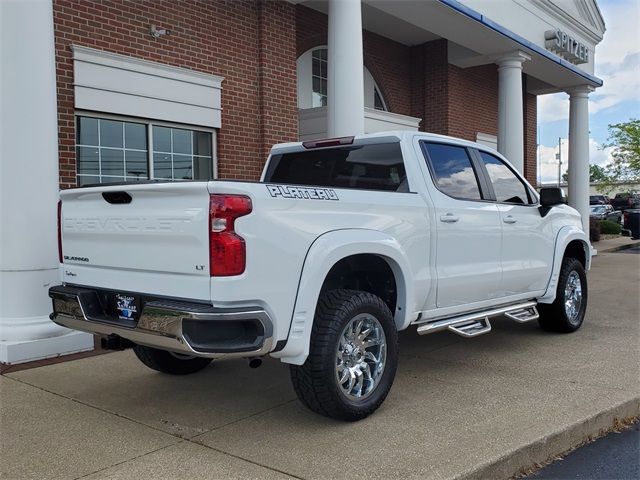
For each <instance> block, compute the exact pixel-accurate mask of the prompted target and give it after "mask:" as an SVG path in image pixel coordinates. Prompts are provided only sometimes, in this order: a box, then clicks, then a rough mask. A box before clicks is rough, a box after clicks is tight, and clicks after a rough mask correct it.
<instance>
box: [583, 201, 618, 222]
mask: <svg viewBox="0 0 640 480" xmlns="http://www.w3.org/2000/svg"><path fill="white" fill-rule="evenodd" d="M589 216H590V217H592V218H595V219H597V220H610V221H612V222H616V223H622V212H621V211H620V210H615V209H614V208H613V207H612V206H611V205H591V212H590V213H589Z"/></svg>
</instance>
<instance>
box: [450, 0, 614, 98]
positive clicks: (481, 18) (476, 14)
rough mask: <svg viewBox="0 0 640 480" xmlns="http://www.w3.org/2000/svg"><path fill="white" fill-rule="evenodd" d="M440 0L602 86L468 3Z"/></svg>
mask: <svg viewBox="0 0 640 480" xmlns="http://www.w3.org/2000/svg"><path fill="white" fill-rule="evenodd" d="M439 1H440V3H442V4H444V5H446V6H448V7H450V8H452V9H454V10H456V11H457V12H459V13H461V14H463V15H465V16H466V17H469V18H471V19H472V20H475V21H477V22H479V23H481V24H482V25H484V26H485V27H487V28H490V29H491V30H493V31H495V32H497V33H499V34H501V35H504V36H505V37H507V38H509V39H510V40H513V41H514V42H516V43H518V44H520V45H521V46H523V47H525V48H528V49H529V50H531V51H533V52H535V53H537V54H538V55H541V56H543V57H545V58H546V59H547V60H550V61H552V62H554V63H557V64H558V65H560V66H562V67H564V68H566V69H567V70H570V71H571V72H572V73H575V74H576V75H579V76H581V77H582V78H584V79H585V80H587V81H588V82H590V83H591V84H592V86H594V87H601V86H602V83H603V82H602V80H601V79H599V78H598V77H596V76H594V75H590V74H588V73H586V72H583V71H582V70H580V69H579V68H578V67H576V66H575V65H573V64H572V63H570V62H567V61H566V60H564V59H563V58H560V57H559V56H557V55H555V54H553V53H551V52H549V51H547V50H545V49H544V48H541V47H539V46H538V45H536V44H535V43H533V42H530V41H529V40H527V39H526V38H524V37H521V36H520V35H518V34H517V33H514V32H512V31H511V30H509V29H508V28H505V27H503V26H502V25H500V24H498V23H496V22H494V21H493V20H491V19H490V18H488V17H485V16H484V15H482V14H481V13H479V12H477V11H475V10H473V9H472V8H469V7H467V6H466V5H463V4H462V3H460V2H459V1H458V0H439Z"/></svg>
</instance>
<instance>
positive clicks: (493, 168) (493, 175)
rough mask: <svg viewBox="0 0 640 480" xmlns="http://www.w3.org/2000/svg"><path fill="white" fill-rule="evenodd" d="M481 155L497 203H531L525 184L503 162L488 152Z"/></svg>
mask: <svg viewBox="0 0 640 480" xmlns="http://www.w3.org/2000/svg"><path fill="white" fill-rule="evenodd" d="M479 153H480V158H481V159H482V162H483V163H484V166H485V167H486V169H487V173H488V174H489V179H490V180H491V183H492V185H493V190H494V192H495V194H496V201H498V202H502V203H520V204H524V205H527V204H529V203H531V202H530V200H529V194H528V192H527V187H526V186H525V184H524V183H522V180H520V179H519V178H518V177H517V176H516V174H515V173H513V171H512V170H511V169H510V168H509V167H508V166H507V165H506V164H505V163H504V162H503V161H502V160H500V159H499V158H498V157H495V156H494V155H491V154H490V153H487V152H482V151H481V152H479Z"/></svg>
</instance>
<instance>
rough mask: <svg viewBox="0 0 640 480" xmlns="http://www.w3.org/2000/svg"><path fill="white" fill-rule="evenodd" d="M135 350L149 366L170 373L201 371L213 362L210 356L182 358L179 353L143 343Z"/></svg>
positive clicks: (137, 355) (181, 373)
mask: <svg viewBox="0 0 640 480" xmlns="http://www.w3.org/2000/svg"><path fill="white" fill-rule="evenodd" d="M133 351H134V353H135V354H136V357H138V359H139V360H140V361H141V362H142V363H144V364H145V365H146V366H147V367H149V368H151V369H153V370H157V371H158V372H162V373H168V374H170V375H188V374H190V373H195V372H199V371H200V370H202V369H203V368H206V367H207V366H208V365H209V364H210V363H211V359H210V358H201V357H187V356H184V358H180V356H179V355H174V354H172V353H171V352H167V351H166V350H159V349H157V348H152V347H145V346H143V345H135V346H134V347H133Z"/></svg>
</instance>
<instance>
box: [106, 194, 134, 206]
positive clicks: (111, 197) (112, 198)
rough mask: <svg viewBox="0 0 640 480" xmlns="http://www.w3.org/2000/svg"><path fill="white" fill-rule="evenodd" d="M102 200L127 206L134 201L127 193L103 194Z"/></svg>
mask: <svg viewBox="0 0 640 480" xmlns="http://www.w3.org/2000/svg"><path fill="white" fill-rule="evenodd" d="M102 198H104V199H105V200H106V201H107V202H109V203H111V204H127V203H131V200H132V198H131V195H129V194H128V193H127V192H102Z"/></svg>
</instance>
